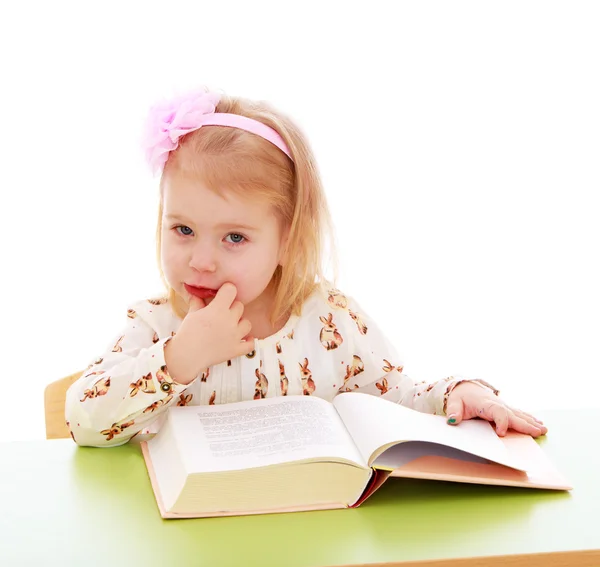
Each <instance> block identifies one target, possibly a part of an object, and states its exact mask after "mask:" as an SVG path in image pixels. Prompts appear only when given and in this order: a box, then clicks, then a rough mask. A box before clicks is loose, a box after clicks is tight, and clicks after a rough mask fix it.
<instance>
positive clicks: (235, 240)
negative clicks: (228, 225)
mask: <svg viewBox="0 0 600 567" xmlns="http://www.w3.org/2000/svg"><path fill="white" fill-rule="evenodd" d="M227 238H231V240H229V242H230V243H231V244H242V242H244V241H245V240H246V237H245V236H243V235H241V234H238V233H237V232H232V233H231V234H228V235H227V236H226V237H225V239H227Z"/></svg>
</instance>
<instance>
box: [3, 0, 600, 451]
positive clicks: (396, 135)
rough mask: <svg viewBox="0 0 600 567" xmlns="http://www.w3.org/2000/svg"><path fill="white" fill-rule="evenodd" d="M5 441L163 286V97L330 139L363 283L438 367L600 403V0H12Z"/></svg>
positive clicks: (336, 202) (538, 404)
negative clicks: (151, 161) (228, 103)
mask: <svg viewBox="0 0 600 567" xmlns="http://www.w3.org/2000/svg"><path fill="white" fill-rule="evenodd" d="M0 22H1V23H0V53H1V54H2V55H1V57H2V59H1V69H0V70H1V76H2V85H3V86H2V87H0V104H1V109H2V120H1V122H0V156H1V157H0V159H1V160H2V161H1V180H2V201H1V205H0V211H1V215H2V222H1V223H0V230H1V233H0V243H1V265H2V271H3V274H4V275H3V276H2V279H1V285H2V289H1V294H2V295H1V296H2V298H3V308H2V312H1V313H2V327H1V328H2V337H1V342H0V345H1V346H0V349H1V352H0V357H1V360H2V376H1V381H2V390H3V396H2V410H1V411H0V438H4V439H21V438H38V437H39V438H41V437H43V435H44V427H43V389H44V386H45V385H46V384H47V383H48V382H50V381H53V380H55V379H58V378H60V377H62V376H64V375H66V374H70V373H71V372H74V371H76V370H80V369H82V368H83V367H84V366H86V365H87V364H88V363H89V362H90V361H91V360H92V359H93V358H95V357H96V356H98V355H99V354H100V353H101V352H102V351H103V350H104V349H105V347H106V346H107V345H108V343H110V342H111V341H112V340H113V337H115V336H116V335H117V334H118V331H119V328H120V327H121V325H122V324H123V322H124V313H125V311H124V310H125V309H126V307H127V305H128V303H129V302H131V301H133V300H136V299H139V298H143V297H145V296H148V295H151V294H154V293H156V292H157V291H160V290H161V289H162V288H161V284H160V281H159V279H158V275H157V269H156V265H155V252H154V228H155V216H156V205H157V182H156V180H155V179H153V178H152V177H151V176H150V174H149V173H148V172H147V170H146V169H145V164H144V162H143V159H142V154H141V151H140V149H139V140H140V130H141V125H142V121H143V119H144V117H145V113H146V110H147V108H148V107H149V105H150V104H152V103H153V102H155V101H156V100H157V99H159V98H162V97H163V96H169V95H171V94H173V92H177V91H182V90H185V89H186V88H188V87H192V86H197V85H201V84H207V85H209V86H211V87H214V88H218V89H223V90H225V91H226V92H227V93H229V94H234V95H242V96H247V97H255V98H260V99H267V100H269V101H271V102H272V103H273V104H274V105H276V106H277V107H278V108H280V109H281V110H283V111H284V112H286V113H288V114H290V115H291V116H292V117H294V118H295V119H296V121H297V122H298V123H299V124H300V126H301V127H302V128H303V129H304V131H305V132H306V133H307V135H308V136H309V139H310V140H311V143H312V146H313V149H314V150H315V153H316V155H317V158H318V161H319V164H320V168H321V172H322V175H323V178H324V182H325V186H326V189H327V192H328V196H329V200H330V204H331V207H332V211H333V215H334V220H335V222H336V226H337V237H338V242H339V246H340V252H341V254H340V256H341V261H342V262H341V264H342V268H343V270H342V278H341V280H340V282H339V283H340V287H341V288H342V289H343V290H344V291H346V292H348V293H350V294H352V295H354V296H355V297H356V298H357V299H358V301H359V302H360V303H361V304H362V306H363V308H364V309H365V310H366V311H367V312H369V313H370V314H371V315H372V316H373V317H375V318H376V320H377V321H378V322H379V324H380V326H381V327H382V328H383V329H384V330H385V331H386V332H387V334H388V335H389V337H390V338H391V340H392V341H393V342H394V343H395V344H396V345H397V347H398V349H399V350H400V352H401V353H402V355H403V358H404V363H405V369H406V372H407V373H408V374H409V375H411V376H413V377H414V378H415V379H416V380H436V379H439V378H444V377H445V376H447V375H449V374H451V373H458V374H462V375H466V376H470V377H479V378H484V379H486V380H488V381H489V382H491V383H493V384H495V385H496V386H497V387H499V388H501V389H502V391H503V394H504V397H505V398H506V399H508V400H510V401H512V402H514V404H515V405H518V406H523V407H524V409H528V410H536V409H543V408H555V407H579V406H596V407H598V406H599V405H600V402H599V401H598V400H599V398H598V388H597V383H598V378H599V370H598V354H599V344H600V341H599V338H600V336H599V335H600V330H599V326H600V300H599V290H600V275H599V274H600V270H599V269H598V243H599V242H600V220H599V207H598V195H597V194H598V189H599V186H600V183H599V181H600V172H599V168H598V158H599V150H600V136H599V132H600V110H599V108H600V105H599V103H598V101H600V79H599V69H600V67H599V64H600V34H598V30H599V29H600V4H598V3H597V2H590V1H588V2H585V1H578V2H572V1H568V2H567V1H563V2H552V1H548V0H544V1H540V2H537V1H535V2H534V1H526V0H519V1H516V2H514V1H504V2H488V1H481V0H477V1H471V2H464V1H460V2H459V1H452V2H448V1H441V2H429V1H423V0H419V1H412V2H381V1H374V0H371V1H370V2H360V3H358V2H355V3H352V2H333V1H330V2H324V1H319V2H310V1H306V0H304V1H302V2H296V3H293V4H292V3H290V2H258V1H254V2H232V1H228V2H226V3H225V2H213V3H208V2H198V1H190V2H176V1H174V0H170V1H169V2H164V3H156V2H144V3H143V4H142V3H139V4H138V3H137V2H125V1H120V2H107V1H105V2H102V3H99V4H97V5H96V6H93V5H92V4H90V3H89V2H83V3H82V2H65V1H56V0H55V1H53V2H41V1H40V2H33V3H32V2H10V3H8V2H6V3H2V8H0Z"/></svg>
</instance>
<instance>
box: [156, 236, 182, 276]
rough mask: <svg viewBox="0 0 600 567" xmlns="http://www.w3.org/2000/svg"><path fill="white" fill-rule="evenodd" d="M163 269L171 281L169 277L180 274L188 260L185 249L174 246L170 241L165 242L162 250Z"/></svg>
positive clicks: (162, 244)
mask: <svg viewBox="0 0 600 567" xmlns="http://www.w3.org/2000/svg"><path fill="white" fill-rule="evenodd" d="M160 258H161V267H162V270H163V273H164V274H165V276H166V277H167V279H169V275H175V274H177V273H179V272H180V271H181V269H182V267H183V266H185V265H186V264H185V262H186V258H185V252H184V249H183V247H179V246H173V245H172V244H171V243H170V242H169V240H168V239H167V240H163V241H162V243H161V249H160Z"/></svg>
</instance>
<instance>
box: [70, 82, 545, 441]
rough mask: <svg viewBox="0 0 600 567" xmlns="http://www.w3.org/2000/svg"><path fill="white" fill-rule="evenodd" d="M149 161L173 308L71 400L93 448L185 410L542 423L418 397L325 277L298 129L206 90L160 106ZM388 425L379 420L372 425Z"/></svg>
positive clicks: (158, 314)
mask: <svg viewBox="0 0 600 567" xmlns="http://www.w3.org/2000/svg"><path fill="white" fill-rule="evenodd" d="M145 139H146V144H147V146H146V151H147V157H148V160H149V163H150V166H151V167H152V168H153V169H154V170H155V172H160V173H161V181H160V202H159V214H158V227H157V240H158V247H157V249H158V260H159V269H160V272H161V276H162V278H163V281H164V283H165V286H166V288H167V293H166V294H165V296H163V297H158V298H154V299H147V300H143V301H139V302H137V303H135V304H133V305H131V307H130V308H129V309H128V311H127V318H126V322H125V324H124V327H123V329H122V330H121V331H120V333H119V334H118V335H117V336H116V337H115V340H114V341H113V342H112V343H111V344H110V346H109V347H108V349H107V350H106V351H105V352H104V354H102V355H101V356H100V357H99V358H97V359H96V360H95V361H94V362H93V364H91V365H90V366H89V367H88V368H87V369H86V370H85V372H84V373H83V375H82V376H81V378H79V380H77V381H76V382H75V383H74V384H73V385H72V386H71V387H70V388H69V390H68V392H67V399H66V419H67V426H68V427H69V429H70V431H71V435H72V437H73V439H74V440H75V441H76V442H77V443H78V444H80V445H92V446H98V447H108V446H113V445H121V444H123V443H126V442H127V441H129V439H131V438H132V437H133V436H134V435H136V434H137V433H139V432H140V431H142V430H144V431H146V430H149V426H151V425H152V429H153V430H156V429H157V427H159V426H160V421H161V419H160V416H161V414H164V412H165V411H166V410H167V408H169V407H170V406H173V405H200V404H226V403H231V402H237V401H242V400H252V399H260V398H269V397H273V396H291V395H305V396H319V397H321V398H325V399H327V400H331V399H332V398H333V397H334V396H336V395H337V394H338V393H339V392H353V391H356V392H365V393H368V394H372V395H374V396H381V397H383V398H386V399H387V400H390V401H392V402H395V403H400V404H403V405H405V406H407V407H410V408H413V409H415V410H419V411H423V412H429V413H434V414H438V415H446V416H447V421H448V423H449V424H452V425H456V424H458V423H460V421H461V420H462V419H470V418H474V417H478V418H483V419H486V420H489V421H492V422H494V424H495V427H496V431H497V433H498V435H505V434H506V432H507V430H508V428H512V429H514V430H516V431H520V432H523V433H526V434H530V435H532V436H539V435H542V434H545V433H546V431H547V430H546V427H544V425H543V424H542V423H541V422H540V421H538V420H537V419H535V418H534V417H532V416H530V415H528V414H526V413H524V412H521V411H518V410H515V409H511V408H509V407H508V406H507V405H505V404H504V403H503V402H502V401H501V400H500V399H499V398H498V397H497V391H496V390H495V389H493V388H492V387H491V386H489V385H488V384H487V383H485V382H483V381H479V380H464V379H460V378H458V377H449V378H446V379H444V380H441V381H439V382H435V383H432V384H426V383H419V384H415V383H414V382H413V381H412V380H411V379H410V378H409V377H408V376H407V375H406V374H404V373H403V366H402V363H401V362H400V359H399V357H398V355H397V354H396V351H395V350H394V348H393V347H392V346H391V345H390V344H389V342H388V341H387V340H386V338H385V337H384V336H383V335H382V333H381V332H380V330H379V329H378V328H377V326H376V324H375V323H374V321H373V320H371V319H370V318H369V316H368V315H367V314H366V313H365V312H364V311H363V310H362V308H361V307H360V305H359V304H358V303H357V302H356V301H355V300H354V299H352V298H350V297H348V296H346V295H344V294H343V293H342V292H341V291H339V290H338V289H336V288H335V287H334V285H333V284H330V283H328V282H327V281H326V280H325V278H324V277H323V274H322V268H321V266H322V255H323V247H324V237H325V236H326V235H327V233H328V227H329V213H328V209H327V204H326V200H325V197H324V194H323V189H322V187H321V181H320V179H319V175H318V173H317V168H316V165H315V160H314V158H313V155H312V153H311V151H310V148H309V146H308V143H307V141H306V139H305V138H304V136H303V135H302V133H301V132H300V131H299V129H298V128H297V127H296V126H295V125H294V124H293V123H292V122H291V121H290V120H289V119H288V118H287V117H285V116H284V115H282V114H280V113H278V112H276V111H274V110H273V109H272V108H270V107H269V106H267V105H266V104H264V103H257V102H251V101H248V100H245V99H240V98H233V97H227V96H223V95H218V94H215V93H213V92H209V91H206V90H201V91H198V92H193V93H190V94H189V95H188V96H183V97H180V98H178V99H176V100H173V101H171V102H168V103H164V104H161V105H158V106H156V107H154V108H153V109H152V111H151V113H150V117H149V119H148V125H147V132H146V138H145ZM365 419H373V416H368V417H365Z"/></svg>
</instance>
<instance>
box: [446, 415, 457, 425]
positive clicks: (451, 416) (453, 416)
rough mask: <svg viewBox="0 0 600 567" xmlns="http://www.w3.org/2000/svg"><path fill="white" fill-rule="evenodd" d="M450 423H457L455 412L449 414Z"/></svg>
mask: <svg viewBox="0 0 600 567" xmlns="http://www.w3.org/2000/svg"><path fill="white" fill-rule="evenodd" d="M448 423H449V424H450V425H454V424H455V423H456V416H455V415H454V414H452V415H449V416H448Z"/></svg>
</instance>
